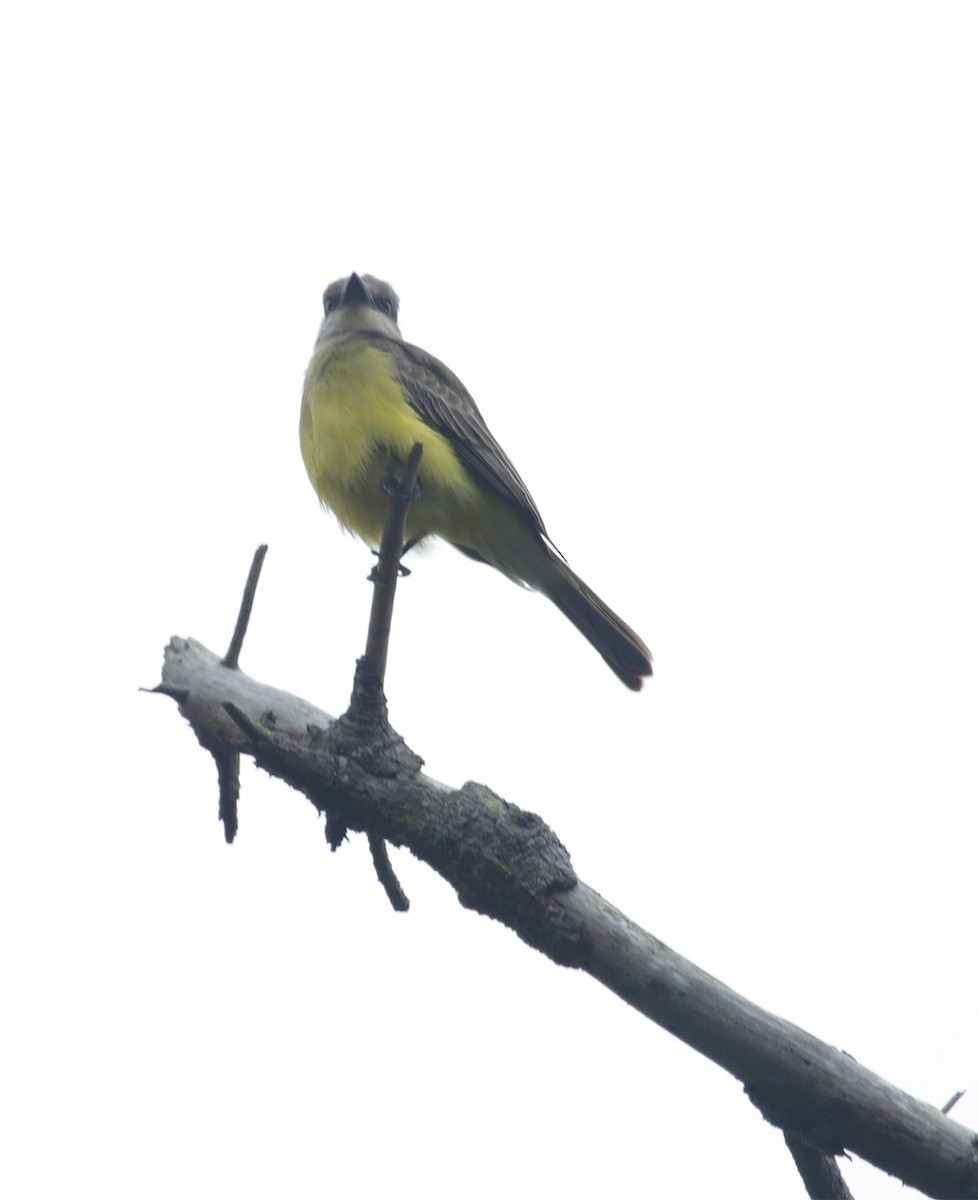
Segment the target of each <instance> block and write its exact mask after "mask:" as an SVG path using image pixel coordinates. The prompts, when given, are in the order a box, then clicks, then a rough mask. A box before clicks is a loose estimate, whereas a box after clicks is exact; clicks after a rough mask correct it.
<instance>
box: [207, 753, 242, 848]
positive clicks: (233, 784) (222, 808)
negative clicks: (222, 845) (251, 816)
mask: <svg viewBox="0 0 978 1200" xmlns="http://www.w3.org/2000/svg"><path fill="white" fill-rule="evenodd" d="M212 753H213V751H212ZM214 762H215V763H217V819H218V820H219V821H220V822H221V824H222V825H223V826H224V840H225V841H226V842H227V844H228V845H229V846H230V845H231V843H232V842H233V841H234V835H235V834H236V833H237V832H238V797H239V796H240V795H241V755H240V754H226V753H220V754H216V753H215V754H214Z"/></svg>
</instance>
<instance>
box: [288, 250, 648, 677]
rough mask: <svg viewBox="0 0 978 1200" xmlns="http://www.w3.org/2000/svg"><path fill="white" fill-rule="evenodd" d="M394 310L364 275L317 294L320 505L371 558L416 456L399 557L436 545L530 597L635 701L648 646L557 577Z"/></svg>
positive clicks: (459, 394)
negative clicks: (401, 476)
mask: <svg viewBox="0 0 978 1200" xmlns="http://www.w3.org/2000/svg"><path fill="white" fill-rule="evenodd" d="M398 309H399V300H398V296H397V293H396V292H395V291H394V289H393V288H392V287H391V285H390V284H389V283H385V282H384V281H383V280H381V279H377V278H375V277H374V276H373V275H358V274H356V273H355V272H354V273H353V274H351V275H349V276H347V277H345V278H343V279H337V280H335V281H334V282H333V283H331V284H330V285H329V287H327V288H326V291H325V292H324V293H323V320H322V324H321V326H320V329H319V335H318V337H317V339H316V344H315V348H314V350H313V354H312V358H311V359H310V361H309V366H308V368H307V370H306V374H305V381H304V385H303V390H302V407H301V414H300V419H299V442H300V447H301V450H302V458H303V462H304V464H305V468H306V472H307V473H308V475H309V479H310V482H311V483H312V486H313V488H314V489H315V491H316V494H317V495H318V497H319V499H320V501H321V503H322V505H323V506H324V507H325V508H327V509H329V510H330V511H331V512H332V513H333V514H334V515H335V516H336V518H337V519H338V521H339V523H340V524H341V525H342V526H343V527H344V528H345V529H347V530H349V531H350V532H351V533H353V534H355V535H357V536H358V537H359V538H361V539H362V540H363V541H364V542H366V543H367V544H368V545H369V546H372V547H374V548H376V547H377V546H379V545H380V540H381V535H382V533H383V528H384V520H385V516H386V510H387V494H386V493H385V490H384V484H385V481H387V480H389V479H390V478H391V476H392V475H393V474H394V472H396V471H397V469H398V468H399V466H400V465H401V464H402V463H403V462H404V460H405V459H406V458H407V456H408V454H409V453H410V452H411V449H412V447H413V446H414V445H415V444H416V443H417V442H420V443H421V444H422V446H423V454H422V459H421V467H420V471H419V474H418V487H419V489H420V499H418V500H417V501H416V502H415V503H413V504H411V505H410V508H409V510H408V516H407V523H406V527H405V545H406V546H414V545H416V544H418V543H420V542H422V541H423V540H424V539H426V538H428V537H440V538H442V539H444V540H445V541H446V542H448V543H449V544H450V545H452V546H454V547H455V548H456V549H457V550H460V551H461V552H462V554H465V555H467V556H468V557H469V558H471V559H475V560H476V561H477V562H481V563H487V564H488V565H489V566H491V567H494V568H495V569H496V570H497V571H500V572H502V574H503V575H505V576H506V577H507V578H509V579H511V580H513V581H514V582H515V583H518V584H521V585H523V586H525V587H528V588H531V589H533V590H535V591H538V592H542V593H543V595H544V596H546V597H547V598H548V599H549V600H550V601H552V602H553V604H555V605H556V607H557V608H558V609H559V610H560V611H561V612H562V613H563V614H564V616H565V617H567V618H568V619H569V620H570V621H571V622H572V624H573V625H574V626H576V628H577V629H578V630H579V631H580V632H581V633H582V634H583V635H584V637H585V638H587V640H588V641H589V642H590V643H591V645H592V646H593V647H594V648H595V650H597V652H598V653H599V654H600V655H601V657H602V658H603V659H604V661H605V662H606V663H607V664H608V666H609V667H610V668H611V670H612V671H614V673H615V674H616V675H617V676H618V678H619V679H620V680H621V681H622V682H623V683H624V684H625V685H626V686H627V687H629V688H632V689H633V690H634V691H638V690H639V689H640V688H641V687H642V684H643V682H644V680H645V679H646V678H647V677H648V676H650V675H651V674H652V657H651V655H650V653H649V650H648V648H647V646H646V645H645V643H644V642H643V641H642V639H641V638H640V637H639V636H638V634H636V633H635V632H634V631H633V630H632V629H630V628H629V626H628V625H626V624H625V622H624V621H623V620H622V619H621V618H620V617H619V616H617V615H616V614H615V613H614V612H613V611H612V610H611V609H610V608H609V607H608V605H607V604H605V602H604V601H603V600H602V599H600V597H599V596H598V595H597V594H596V593H595V592H594V591H592V590H591V588H589V587H588V586H587V584H586V583H585V582H584V581H583V580H582V579H580V578H579V577H578V576H577V575H575V574H574V572H573V571H572V570H571V568H570V567H569V566H568V564H567V562H566V561H565V560H564V558H563V556H562V555H561V554H560V553H559V551H558V550H557V549H556V548H555V546H554V544H553V543H552V542H551V540H550V538H549V536H548V534H547V531H546V528H545V527H544V523H543V518H542V517H541V516H540V513H539V511H538V509H537V506H536V504H535V503H534V501H533V497H532V496H531V495H530V493H529V491H528V490H527V487H526V484H525V483H524V482H523V480H522V479H521V478H520V476H519V474H518V473H517V471H516V468H515V467H514V466H513V464H512V463H511V462H510V460H509V458H508V457H507V456H506V454H505V453H504V451H503V449H502V447H501V446H500V445H499V443H498V442H497V441H496V439H495V438H494V437H493V436H492V434H491V433H490V432H489V429H488V427H487V425H486V423H485V421H484V420H483V418H482V414H481V413H480V412H479V409H478V408H477V407H476V404H475V401H474V400H473V399H472V397H471V396H470V395H469V393H468V391H467V390H466V389H465V387H464V386H463V384H462V382H461V381H460V380H459V379H458V377H457V376H456V375H454V374H453V373H452V372H451V371H450V370H449V369H448V367H446V366H445V365H444V363H442V362H440V361H439V360H438V359H437V358H435V357H434V356H433V355H431V354H429V353H428V352H427V351H425V350H422V349H421V348H420V347H418V346H413V345H411V344H410V343H409V342H405V341H404V339H403V338H402V336H401V331H400V328H399V326H398V323H397V322H398Z"/></svg>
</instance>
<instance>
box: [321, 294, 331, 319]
mask: <svg viewBox="0 0 978 1200" xmlns="http://www.w3.org/2000/svg"><path fill="white" fill-rule="evenodd" d="M332 307H333V302H332V301H331V300H330V298H329V292H323V316H324V317H328V316H329V310H330V309H331V308H332Z"/></svg>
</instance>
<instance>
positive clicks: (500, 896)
mask: <svg viewBox="0 0 978 1200" xmlns="http://www.w3.org/2000/svg"><path fill="white" fill-rule="evenodd" d="M453 801H454V802H453V803H452V810H453V816H454V818H455V819H454V820H451V819H449V820H447V821H442V822H440V823H439V827H438V832H437V834H436V835H435V837H434V838H433V843H434V844H433V845H432V846H431V855H432V858H431V861H432V863H433V865H435V867H436V869H437V870H440V871H442V873H443V874H444V875H445V876H446V878H448V879H449V880H450V881H451V882H452V883H453V884H454V886H455V889H456V891H457V893H458V898H459V901H460V903H461V904H463V905H464V906H465V907H466V908H471V909H474V910H475V911H476V912H480V913H483V914H484V915H485V916H488V917H494V918H496V919H497V920H499V921H502V922H503V923H504V924H506V925H509V926H510V928H512V929H514V930H515V931H516V932H517V933H518V934H519V936H520V937H521V938H522V939H523V940H524V941H525V942H527V943H528V944H529V945H531V946H534V947H535V948H536V949H537V950H541V951H542V952H543V953H544V954H547V955H549V956H550V957H551V958H553V959H554V960H555V961H556V962H559V963H562V964H563V965H565V966H578V965H580V963H581V962H582V960H583V957H584V952H585V950H586V947H587V939H586V935H585V931H584V927H583V925H582V924H581V923H580V922H578V921H576V920H574V919H573V918H572V917H570V916H569V914H568V913H567V911H566V910H565V909H564V908H563V907H562V906H561V905H559V904H557V903H555V899H556V898H557V897H559V896H561V895H562V894H564V893H565V892H569V891H571V890H572V889H573V888H574V887H576V886H577V874H576V872H575V871H574V868H573V866H572V865H571V860H570V855H569V854H568V853H567V850H566V849H565V847H564V846H563V844H562V843H561V842H560V841H559V839H558V838H557V836H556V834H555V833H554V831H553V830H552V829H551V828H550V826H549V825H547V824H546V822H544V821H543V820H542V819H541V818H540V817H538V816H537V815H536V814H535V813H530V812H524V810H523V809H521V808H517V807H516V805H515V804H510V803H509V802H508V801H506V800H503V799H502V798H501V797H500V796H497V795H496V794H495V793H494V792H492V791H490V789H489V788H487V787H484V786H483V785H482V784H479V783H466V784H464V785H463V787H462V788H460V789H459V791H457V792H455V793H454V794H453Z"/></svg>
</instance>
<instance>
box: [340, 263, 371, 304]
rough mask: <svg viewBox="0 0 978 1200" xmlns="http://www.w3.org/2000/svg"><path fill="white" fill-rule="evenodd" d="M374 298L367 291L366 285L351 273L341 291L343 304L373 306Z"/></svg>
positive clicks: (354, 273)
mask: <svg viewBox="0 0 978 1200" xmlns="http://www.w3.org/2000/svg"><path fill="white" fill-rule="evenodd" d="M373 302H374V298H373V296H371V294H370V293H369V292H368V291H367V285H366V284H365V283H364V282H363V280H362V279H361V278H360V276H359V275H358V274H357V273H356V271H354V272H353V274H352V275H351V276H350V278H349V279H348V280H347V281H346V287H345V288H344V289H343V303H344V304H373Z"/></svg>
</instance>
